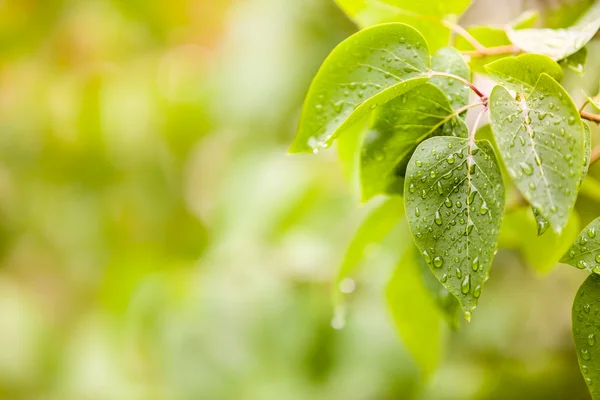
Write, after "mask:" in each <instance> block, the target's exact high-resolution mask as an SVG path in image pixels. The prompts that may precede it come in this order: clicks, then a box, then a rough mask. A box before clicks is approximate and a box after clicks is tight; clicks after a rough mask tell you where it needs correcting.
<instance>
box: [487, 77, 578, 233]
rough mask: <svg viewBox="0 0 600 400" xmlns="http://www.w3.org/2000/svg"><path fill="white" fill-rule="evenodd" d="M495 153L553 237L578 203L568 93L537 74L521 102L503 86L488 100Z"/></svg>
mask: <svg viewBox="0 0 600 400" xmlns="http://www.w3.org/2000/svg"><path fill="white" fill-rule="evenodd" d="M490 117H491V124H492V130H493V132H494V136H495V138H496V142H497V143H498V149H499V150H500V154H501V155H502V158H503V160H504V163H505V164H506V167H507V169H508V172H509V174H510V176H511V178H512V179H513V180H514V182H515V184H516V186H517V188H518V189H519V191H520V192H521V194H522V195H523V197H525V198H526V199H527V200H528V201H529V202H530V203H531V205H532V206H534V207H535V208H537V209H538V211H539V213H540V214H541V215H542V216H544V217H545V218H546V219H547V220H548V221H549V222H550V224H551V225H552V227H553V229H554V230H555V231H556V232H557V233H558V232H560V231H561V230H562V229H563V228H564V226H565V225H566V223H567V220H568V218H569V215H570V214H571V210H572V209H573V206H574V205H575V200H576V199H577V190H578V188H579V180H580V176H581V172H582V169H583V165H584V131H583V124H582V122H581V119H580V118H579V113H578V111H577V108H576V107H575V104H573V101H572V100H571V98H570V97H569V95H568V94H567V92H566V91H565V90H564V89H563V88H562V87H561V86H560V85H559V84H558V83H557V82H556V81H555V80H554V79H552V78H551V77H550V76H548V75H546V74H542V76H541V77H540V79H539V80H538V82H537V84H536V86H535V88H534V90H533V92H532V93H531V94H530V95H529V97H527V98H526V99H524V98H522V97H521V98H520V100H519V101H517V100H515V99H513V97H512V96H511V95H510V93H509V92H508V91H507V90H506V89H505V88H503V87H502V86H496V87H494V89H493V90H492V94H491V96H490Z"/></svg>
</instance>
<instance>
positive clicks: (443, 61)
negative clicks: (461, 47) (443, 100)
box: [429, 47, 471, 118]
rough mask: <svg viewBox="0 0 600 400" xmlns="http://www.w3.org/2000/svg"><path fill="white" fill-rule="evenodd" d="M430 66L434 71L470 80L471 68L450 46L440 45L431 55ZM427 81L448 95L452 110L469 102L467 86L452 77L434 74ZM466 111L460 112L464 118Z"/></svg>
mask: <svg viewBox="0 0 600 400" xmlns="http://www.w3.org/2000/svg"><path fill="white" fill-rule="evenodd" d="M431 68H432V69H433V70H434V71H436V72H447V73H450V74H453V75H456V76H460V77H461V78H463V79H466V80H468V81H470V80H471V70H470V69H469V66H468V65H467V63H466V62H465V59H464V57H463V56H462V54H460V52H459V51H458V50H456V49H455V48H452V47H442V48H441V49H439V50H438V51H436V52H435V54H434V55H433V56H432V57H431ZM429 82H431V83H433V84H434V85H436V86H438V87H439V88H440V89H442V91H443V92H444V93H445V94H446V96H447V97H448V101H450V105H451V106H452V108H453V109H454V110H456V109H458V108H461V107H464V106H466V105H467V104H468V103H469V88H468V87H466V86H465V85H463V84H462V83H460V82H457V81H456V80H455V79H453V78H446V77H442V76H434V77H431V78H430V79H429ZM466 115H467V113H466V111H465V112H464V113H462V114H461V117H463V118H465V117H466Z"/></svg>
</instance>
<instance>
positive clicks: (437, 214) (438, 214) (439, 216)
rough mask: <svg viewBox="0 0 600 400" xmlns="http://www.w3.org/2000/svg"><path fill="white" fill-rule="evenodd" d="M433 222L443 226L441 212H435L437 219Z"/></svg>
mask: <svg viewBox="0 0 600 400" xmlns="http://www.w3.org/2000/svg"><path fill="white" fill-rule="evenodd" d="M433 220H434V221H435V223H436V224H438V225H442V216H441V215H440V212H439V211H436V212H435V218H434V219H433Z"/></svg>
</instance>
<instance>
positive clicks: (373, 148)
mask: <svg viewBox="0 0 600 400" xmlns="http://www.w3.org/2000/svg"><path fill="white" fill-rule="evenodd" d="M460 111H461V109H459V110H457V111H453V110H452V108H451V106H450V103H449V102H448V100H447V98H446V95H445V94H444V93H443V92H442V91H441V90H440V89H438V87H436V86H434V85H432V84H430V83H426V84H423V85H421V86H419V87H417V88H415V89H413V90H411V91H409V92H407V93H404V94H403V95H401V96H399V97H397V98H395V99H393V100H391V101H389V102H387V103H386V104H384V105H383V106H382V107H380V109H379V110H378V111H377V112H376V114H375V118H374V122H373V126H372V127H371V129H370V130H369V132H368V133H367V135H366V136H365V140H364V142H363V148H362V151H361V160H360V182H361V188H362V199H363V201H366V200H368V199H370V198H371V197H373V196H374V195H376V194H379V193H390V194H394V193H395V194H402V192H403V189H404V185H403V182H404V174H405V171H406V165H407V163H408V160H409V159H410V156H411V155H412V153H413V152H414V151H415V149H416V148H417V146H418V145H419V143H421V142H422V141H423V140H426V139H428V138H430V137H432V136H439V135H452V136H459V137H466V136H467V134H468V131H467V127H466V125H465V123H464V122H463V121H462V120H461V119H460V118H459V117H458V115H459V114H460Z"/></svg>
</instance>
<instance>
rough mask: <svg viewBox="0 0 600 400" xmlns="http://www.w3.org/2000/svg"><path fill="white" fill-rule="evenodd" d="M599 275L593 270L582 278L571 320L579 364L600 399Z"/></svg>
mask: <svg viewBox="0 0 600 400" xmlns="http://www.w3.org/2000/svg"><path fill="white" fill-rule="evenodd" d="M598 303H600V276H598V275H596V274H592V275H590V276H588V277H587V279H586V280H585V281H584V282H583V284H582V285H581V287H580V288H579V290H578V291H577V294H576V295H575V300H574V301H573V309H572V312H571V321H572V326H573V340H574V342H575V349H576V350H577V360H578V361H579V368H580V369H581V373H582V374H583V378H584V380H585V383H586V384H587V386H588V389H589V391H590V394H591V395H592V399H593V400H598V399H600V385H598V383H600V354H599V353H598V350H597V348H598V346H600V343H599V342H598V341H599V340H600V314H599V313H598Z"/></svg>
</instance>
